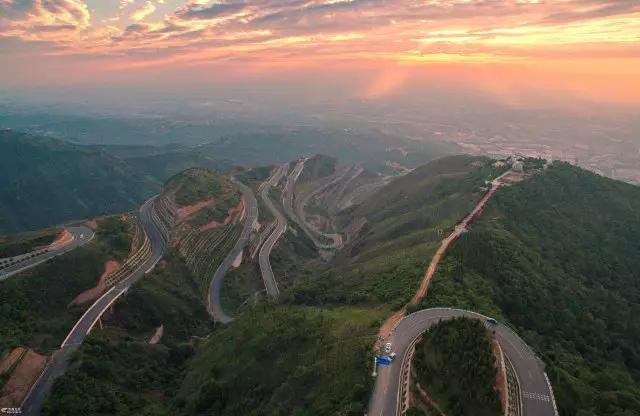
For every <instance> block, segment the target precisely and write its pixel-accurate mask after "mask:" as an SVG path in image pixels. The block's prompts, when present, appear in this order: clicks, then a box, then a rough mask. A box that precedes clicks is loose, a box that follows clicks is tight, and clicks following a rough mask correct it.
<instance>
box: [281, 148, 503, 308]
mask: <svg viewBox="0 0 640 416" xmlns="http://www.w3.org/2000/svg"><path fill="white" fill-rule="evenodd" d="M492 171H493V168H491V167H490V164H489V163H488V160H487V159H484V158H476V157H470V156H454V157H448V158H445V159H441V160H437V161H434V162H431V163H429V164H427V165H425V166H423V167H421V168H418V169H416V170H415V171H413V172H412V173H410V174H408V175H406V176H404V177H401V178H398V179H397V180H395V181H393V182H392V183H391V184H389V185H387V186H385V187H383V188H382V189H380V190H379V191H378V192H377V193H375V194H374V195H373V196H371V197H370V198H369V199H368V200H367V201H366V202H365V203H363V204H362V205H360V206H358V207H355V209H352V210H349V211H348V212H346V213H345V214H343V216H342V217H340V218H339V222H340V223H341V224H342V226H343V227H345V228H348V227H349V225H350V224H352V223H357V222H364V224H365V225H364V226H363V227H362V228H361V231H360V233H359V234H358V235H357V236H355V238H354V237H351V241H349V242H348V243H347V245H346V247H345V248H344V249H343V250H342V251H341V252H339V253H338V254H337V255H336V258H335V259H334V260H333V261H332V262H331V263H330V264H329V265H328V266H327V267H319V269H320V270H319V271H318V272H316V273H309V274H308V275H307V276H304V277H302V278H299V279H297V281H296V282H295V284H294V287H293V288H292V292H293V296H295V298H296V299H297V300H298V301H301V302H305V303H315V304H325V303H347V304H355V303H359V302H369V303H371V302H376V303H377V302H384V303H389V304H391V305H393V306H394V307H400V306H401V305H403V304H404V303H406V302H407V301H408V300H409V298H410V297H411V295H412V294H413V293H414V292H415V290H416V289H417V287H418V284H419V282H420V277H421V276H422V275H423V273H424V270H425V267H426V265H427V264H428V262H429V260H430V258H431V256H432V255H433V253H434V252H435V250H436V248H437V247H438V245H439V244H440V241H441V240H442V238H444V236H445V235H446V233H448V232H449V231H450V229H452V228H453V227H454V226H455V224H456V223H457V222H458V221H459V220H460V219H461V218H463V217H464V216H465V215H466V213H467V212H468V211H469V210H470V209H471V208H472V207H473V206H474V205H475V203H476V202H477V201H478V200H479V199H480V198H481V190H480V186H481V185H484V181H485V179H486V178H487V177H488V176H489V175H491V174H492Z"/></svg>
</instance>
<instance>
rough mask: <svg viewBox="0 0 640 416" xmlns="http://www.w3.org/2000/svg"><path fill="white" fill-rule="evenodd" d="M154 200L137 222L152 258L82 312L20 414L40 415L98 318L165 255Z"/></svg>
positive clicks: (164, 243) (151, 199)
mask: <svg viewBox="0 0 640 416" xmlns="http://www.w3.org/2000/svg"><path fill="white" fill-rule="evenodd" d="M155 198H156V197H155V196H154V197H152V198H150V199H149V200H148V201H147V202H145V203H144V204H143V205H142V206H141V207H140V222H141V223H142V227H143V229H144V232H145V233H146V235H147V237H148V238H149V240H150V242H151V255H150V256H149V257H148V258H147V259H146V260H145V261H144V262H142V263H141V264H140V265H139V266H138V267H137V268H136V269H135V270H133V271H132V272H131V274H129V276H128V277H126V278H125V279H123V280H122V281H120V282H119V283H117V284H116V285H115V286H113V287H112V288H111V289H110V290H108V291H107V292H106V293H105V294H103V295H102V296H101V297H100V298H99V299H98V300H96V301H95V302H94V303H93V304H92V305H91V306H90V307H89V308H88V309H87V310H86V311H85V313H84V315H82V317H81V318H80V320H79V321H78V322H77V323H76V324H75V326H74V327H73V328H72V329H71V331H70V332H69V334H68V335H67V337H66V338H65V340H64V341H63V342H62V345H61V346H60V349H59V350H57V351H55V352H54V353H53V354H52V356H51V358H50V359H49V362H48V363H47V366H46V367H45V369H44V371H43V372H42V374H41V375H40V377H39V378H38V380H36V382H35V383H34V385H33V386H32V387H31V390H30V391H29V393H28V394H27V397H26V398H25V401H24V402H23V403H22V413H23V414H25V415H39V414H40V412H41V410H42V406H43V404H44V401H45V400H46V398H47V396H48V395H49V392H50V391H51V387H52V386H53V382H54V381H55V379H56V378H57V377H58V376H60V375H61V374H62V373H63V372H64V371H65V369H66V368H67V365H68V363H69V359H70V357H71V356H72V355H73V353H74V352H75V351H76V350H77V349H78V348H79V347H80V345H81V344H82V342H83V341H84V339H85V338H86V336H87V334H88V333H89V332H90V331H91V329H92V328H93V326H94V325H95V324H96V322H97V321H98V319H100V317H101V316H102V314H103V313H104V312H105V311H106V310H107V309H108V308H109V307H110V306H111V305H112V304H113V303H114V302H115V301H116V300H117V299H118V298H119V297H120V296H122V295H123V294H124V293H126V292H127V290H128V289H129V287H131V286H132V285H133V284H135V283H136V282H138V281H139V280H140V279H142V278H143V277H144V275H145V274H146V273H148V272H149V271H151V270H152V269H153V267H154V266H155V264H156V263H157V262H158V261H159V260H160V259H161V258H162V256H163V255H164V251H165V249H166V247H167V242H168V237H167V236H166V235H164V234H163V233H162V228H161V227H160V225H159V224H157V223H156V220H155V219H154V216H153V204H154V201H155Z"/></svg>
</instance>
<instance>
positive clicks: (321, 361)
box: [177, 304, 386, 416]
mask: <svg viewBox="0 0 640 416" xmlns="http://www.w3.org/2000/svg"><path fill="white" fill-rule="evenodd" d="M385 312H386V311H381V310H369V309H356V308H333V309H319V308H312V307H302V306H290V305H281V306H275V305H267V304H261V305H258V306H256V307H255V308H252V309H249V310H246V311H245V312H244V313H243V314H242V316H240V317H238V319H236V320H235V321H234V322H233V323H232V324H231V325H229V326H228V327H225V328H224V329H223V330H222V331H221V332H220V333H218V334H216V335H214V336H213V337H212V338H210V339H209V340H208V341H207V342H206V343H205V344H204V345H202V346H201V347H200V348H199V349H198V353H197V355H196V357H195V358H194V359H193V360H192V361H191V362H190V364H189V369H188V370H187V375H186V378H185V381H184V383H183V385H182V387H181V389H180V391H179V392H178V400H177V402H178V403H179V404H180V405H181V407H180V409H181V412H182V413H183V414H207V413H215V414H217V415H221V416H222V415H237V414H244V415H258V414H260V415H263V414H273V415H276V414H288V415H328V414H341V415H361V414H362V413H363V412H364V411H365V407H366V403H367V399H368V394H369V389H370V387H371V382H372V379H371V377H370V368H369V367H370V366H369V364H370V358H371V353H372V352H371V342H372V340H373V339H374V336H375V334H376V332H377V325H378V324H379V321H380V320H381V319H382V316H384V313H385Z"/></svg>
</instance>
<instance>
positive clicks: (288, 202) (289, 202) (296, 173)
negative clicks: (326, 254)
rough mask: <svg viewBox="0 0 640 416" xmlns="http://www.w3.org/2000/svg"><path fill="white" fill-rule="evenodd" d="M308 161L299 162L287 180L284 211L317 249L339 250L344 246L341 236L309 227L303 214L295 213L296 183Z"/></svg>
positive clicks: (283, 199) (283, 202)
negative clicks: (323, 240) (320, 238)
mask: <svg viewBox="0 0 640 416" xmlns="http://www.w3.org/2000/svg"><path fill="white" fill-rule="evenodd" d="M306 160H307V159H301V160H299V161H298V162H297V163H296V166H295V167H294V168H293V170H292V171H291V173H290V174H289V177H288V178H287V183H286V185H285V189H284V195H283V197H282V205H283V206H284V210H285V212H286V213H287V215H288V216H289V218H291V219H292V220H293V221H294V222H295V223H296V224H298V226H299V227H300V228H302V230H303V231H304V233H305V234H306V235H307V237H309V238H310V239H311V241H313V244H314V245H315V246H316V247H317V248H319V249H325V250H335V249H336V248H339V247H340V246H341V245H342V237H341V236H340V235H339V234H327V233H324V232H322V231H319V230H317V229H315V228H314V227H311V226H309V225H307V223H306V222H305V220H304V215H302V214H301V215H300V216H299V215H298V214H297V213H296V211H295V207H294V205H295V204H294V201H293V199H294V192H295V185H296V181H297V180H298V178H299V177H300V174H301V173H302V170H303V169H304V163H305V162H306ZM318 237H323V238H327V239H329V240H331V241H332V243H330V244H325V243H323V242H322V241H320V240H319V239H318Z"/></svg>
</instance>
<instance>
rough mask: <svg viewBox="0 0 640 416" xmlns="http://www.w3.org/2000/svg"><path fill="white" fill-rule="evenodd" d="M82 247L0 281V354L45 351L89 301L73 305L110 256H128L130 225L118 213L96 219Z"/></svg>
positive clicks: (57, 342)
mask: <svg viewBox="0 0 640 416" xmlns="http://www.w3.org/2000/svg"><path fill="white" fill-rule="evenodd" d="M97 225H98V229H97V230H96V238H95V239H94V240H93V241H91V242H90V243H89V244H86V245H85V246H82V247H78V248H76V249H74V250H73V251H71V252H69V253H67V254H65V255H63V256H58V257H55V258H53V259H51V260H49V261H47V262H46V263H43V264H41V265H39V266H36V267H34V268H32V269H30V270H27V271H25V272H22V273H20V274H18V275H15V276H12V277H10V278H8V279H6V280H3V281H0V356H2V355H3V354H4V353H6V352H7V351H9V350H10V349H11V348H14V347H16V346H26V347H29V348H33V349H35V350H37V351H39V352H41V353H49V352H50V350H51V349H53V348H56V347H58V346H59V345H60V343H61V342H62V340H63V339H64V337H65V336H66V335H67V333H68V332H69V330H70V329H71V328H72V327H73V325H74V323H75V322H76V321H77V319H78V318H80V316H81V315H82V313H83V312H84V311H85V310H86V308H87V307H88V306H89V305H90V303H84V304H82V305H75V306H71V302H72V301H73V299H74V298H75V297H76V296H77V295H79V294H80V293H82V292H83V291H85V290H87V289H90V288H93V287H95V286H96V285H97V283H98V278H99V277H100V275H101V274H102V273H103V271H104V266H105V262H106V261H108V260H117V261H122V260H123V259H124V258H126V257H127V256H128V255H129V250H130V244H131V234H132V231H133V230H132V228H131V226H130V224H129V223H127V222H124V221H122V220H121V218H120V216H112V217H106V218H102V219H99V220H98V221H97Z"/></svg>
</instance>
